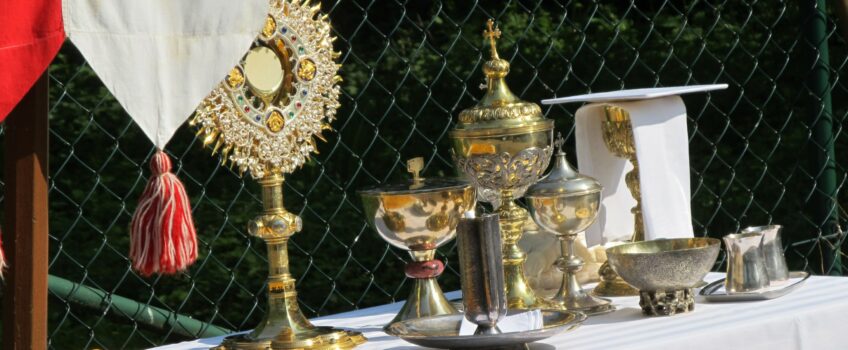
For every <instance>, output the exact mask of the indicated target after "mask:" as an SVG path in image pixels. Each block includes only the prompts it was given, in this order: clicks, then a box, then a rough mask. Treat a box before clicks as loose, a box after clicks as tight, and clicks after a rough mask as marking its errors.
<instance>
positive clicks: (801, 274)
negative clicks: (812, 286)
mask: <svg viewBox="0 0 848 350" xmlns="http://www.w3.org/2000/svg"><path fill="white" fill-rule="evenodd" d="M798 278H800V280H797V281H795V282H792V283H788V282H787V283H786V284H784V285H779V286H770V287H767V288H764V289H762V290H758V291H752V292H745V293H734V294H727V292H725V291H723V290H722V291H719V289H720V288H721V287H722V286H723V285H724V278H722V279H720V280H717V281H714V282H712V283H710V284H708V285H707V286H706V287H704V288H702V289H701V292H700V293H699V294H700V295H701V296H702V297H704V300H706V301H714V302H722V301H754V300H768V299H774V298H779V297H782V296H784V295H786V294H789V293H790V292H792V291H793V290H795V289H797V288H798V287H800V286H801V285H802V284H804V282H805V281H806V280H807V279H809V278H810V273H809V272H806V271H792V272H789V279H790V280H792V279H798Z"/></svg>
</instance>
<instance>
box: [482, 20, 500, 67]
mask: <svg viewBox="0 0 848 350" xmlns="http://www.w3.org/2000/svg"><path fill="white" fill-rule="evenodd" d="M483 37H484V38H486V39H489V46H491V49H492V59H493V60H497V59H500V56H498V39H500V38H501V30H500V29H499V28H498V27H497V26H496V25H495V20H493V19H491V18H489V20H488V21H486V29H485V30H483Z"/></svg>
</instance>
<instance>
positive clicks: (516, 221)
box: [497, 190, 544, 309]
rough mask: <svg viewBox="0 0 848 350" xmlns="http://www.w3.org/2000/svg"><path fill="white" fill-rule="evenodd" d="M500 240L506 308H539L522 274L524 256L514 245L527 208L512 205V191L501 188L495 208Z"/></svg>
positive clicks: (540, 300)
mask: <svg viewBox="0 0 848 350" xmlns="http://www.w3.org/2000/svg"><path fill="white" fill-rule="evenodd" d="M497 213H498V219H499V220H500V226H501V238H502V239H503V265H504V280H505V282H506V299H507V305H508V307H509V308H510V309H529V308H533V307H540V306H542V305H543V304H544V300H542V299H541V298H538V297H536V293H535V292H533V289H531V288H530V284H529V283H528V282H527V277H526V276H525V275H524V261H525V260H527V255H526V254H524V252H523V251H522V250H521V248H520V247H518V240H520V239H521V236H522V235H523V234H524V229H523V228H524V221H525V220H527V218H528V215H527V211H526V210H524V208H521V207H520V206H518V204H515V200H514V198H513V194H512V191H508V190H506V191H501V206H500V207H499V208H498V210H497Z"/></svg>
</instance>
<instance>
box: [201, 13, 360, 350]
mask: <svg viewBox="0 0 848 350" xmlns="http://www.w3.org/2000/svg"><path fill="white" fill-rule="evenodd" d="M319 12H320V4H319V5H316V6H311V5H309V3H308V2H306V1H301V0H280V1H271V6H270V12H269V13H268V16H267V17H266V18H265V23H264V26H263V28H262V32H261V33H260V34H259V36H258V37H257V38H256V40H255V41H254V44H253V46H252V47H251V49H250V51H248V53H247V54H246V55H245V56H244V57H243V58H242V59H241V61H240V62H239V63H238V64H237V65H236V66H235V67H233V68H232V69H231V70H230V72H229V74H228V75H227V77H226V78H225V79H224V81H223V82H221V83H220V84H219V85H218V87H216V88H215V89H214V90H213V91H212V92H211V93H210V94H209V96H207V97H206V98H205V99H204V100H203V102H201V104H200V106H199V107H198V108H197V111H196V112H195V115H194V117H193V118H192V119H191V121H190V125H191V126H194V127H196V128H197V129H198V131H197V135H198V136H199V137H201V138H202V139H203V145H204V146H210V147H212V154H213V155H214V154H215V153H217V152H219V151H220V152H221V162H222V165H223V164H226V163H227V162H229V163H230V167H232V166H236V167H237V168H238V170H239V173H240V174H244V173H245V172H247V173H250V175H251V176H252V177H253V178H254V179H257V181H258V182H259V184H261V185H262V202H263V210H262V213H261V214H260V215H259V216H257V217H256V218H255V219H254V220H252V221H251V222H250V223H249V226H248V232H249V233H250V234H251V235H252V236H255V237H258V238H261V239H262V240H264V241H265V243H266V245H267V249H268V280H267V282H266V283H267V285H266V287H267V288H266V289H267V292H268V309H267V310H268V311H267V313H266V314H265V317H264V319H263V320H262V321H261V322H260V323H259V325H257V326H256V328H254V329H253V331H252V332H250V333H247V334H243V335H237V336H232V337H228V338H226V339H225V340H224V342H223V344H222V345H220V346H219V347H216V349H230V350H233V349H251V350H253V349H261V350H267V349H348V348H353V347H355V346H357V345H359V344H362V343H364V342H365V341H366V339H365V337H363V336H362V334H361V333H358V332H352V331H346V330H342V329H336V328H330V327H316V326H314V325H313V324H312V323H311V322H309V320H308V319H307V318H306V316H304V315H303V313H302V312H301V310H300V307H299V305H298V300H297V291H296V290H295V284H296V280H295V278H294V277H293V276H292V274H291V272H290V270H289V255H288V242H289V239H290V238H291V237H292V236H293V235H294V234H296V233H297V232H299V231H300V230H301V229H302V226H303V222H302V221H301V219H300V217H298V216H297V215H295V214H293V213H290V212H288V211H287V210H286V208H285V207H284V206H283V176H284V174H287V173H291V172H293V171H294V170H296V169H297V168H298V167H300V166H302V165H303V164H304V162H305V161H306V160H307V159H308V158H309V156H310V155H311V153H312V152H316V146H315V139H314V138H313V137H315V138H319V139H321V140H323V139H324V138H323V137H322V136H321V132H323V131H324V130H329V129H331V127H330V125H329V122H331V121H332V120H333V119H334V118H335V113H336V109H337V108H338V107H339V86H338V83H339V82H341V78H340V77H339V76H338V75H336V73H338V70H339V68H340V67H341V66H340V65H339V64H337V63H336V62H335V59H336V58H338V57H339V55H340V54H339V53H338V52H336V51H335V50H334V49H333V45H332V42H333V37H332V35H331V28H330V23H329V22H328V21H327V18H326V17H325V16H319Z"/></svg>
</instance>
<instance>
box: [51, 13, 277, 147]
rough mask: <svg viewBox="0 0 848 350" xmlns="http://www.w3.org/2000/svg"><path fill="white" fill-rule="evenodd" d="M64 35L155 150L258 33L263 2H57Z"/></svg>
mask: <svg viewBox="0 0 848 350" xmlns="http://www.w3.org/2000/svg"><path fill="white" fill-rule="evenodd" d="M62 7H63V9H62V12H63V17H64V24H65V32H66V34H67V37H68V38H69V39H71V42H73V43H74V45H75V46H76V47H77V48H78V49H79V51H80V52H81V53H82V54H83V56H84V57H85V60H86V61H87V62H88V64H89V65H90V66H91V68H92V69H93V70H94V72H95V73H96V74H97V76H98V77H100V79H101V80H102V81H103V83H104V84H105V85H106V87H107V88H108V89H109V91H110V92H112V95H114V96H115V98H116V99H117V100H118V102H119V103H120V104H121V106H123V107H124V109H125V110H126V111H127V113H129V115H130V116H131V117H132V118H133V120H135V122H136V123H137V124H138V125H139V126H140V127H141V129H142V130H143V131H144V133H145V134H146V135H147V136H148V137H149V138H150V140H151V141H153V143H154V144H155V145H156V146H157V147H158V148H160V149H162V148H163V147H164V146H165V144H166V143H167V142H168V140H170V139H171V136H173V134H174V132H176V130H177V128H179V126H180V125H182V124H183V122H185V120H186V119H188V117H189V116H190V115H191V114H192V112H193V111H194V109H195V108H196V107H197V105H198V104H199V103H200V101H201V100H202V99H203V98H204V97H205V96H206V95H207V94H209V92H210V91H212V89H213V88H214V87H215V85H216V84H218V83H219V82H221V80H223V79H224V77H226V75H227V73H228V72H229V70H230V68H232V67H233V66H235V64H236V63H238V60H239V59H240V58H241V57H242V56H243V55H244V54H245V53H246V52H247V49H248V48H249V47H250V45H251V43H252V42H253V39H254V38H255V37H256V35H257V34H259V31H260V30H261V29H262V26H263V24H264V18H265V16H266V14H267V13H268V9H269V3H268V0H238V1H233V0H144V1H138V0H110V1H100V0H63V4H62Z"/></svg>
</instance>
